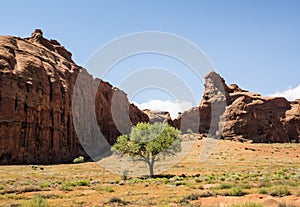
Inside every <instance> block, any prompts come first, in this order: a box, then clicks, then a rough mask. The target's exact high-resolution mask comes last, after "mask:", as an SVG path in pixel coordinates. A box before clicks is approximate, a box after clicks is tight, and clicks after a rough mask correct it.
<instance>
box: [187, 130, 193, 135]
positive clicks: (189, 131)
mask: <svg viewBox="0 0 300 207" xmlns="http://www.w3.org/2000/svg"><path fill="white" fill-rule="evenodd" d="M186 132H187V133H188V134H193V133H194V132H193V130H192V129H187V130H186Z"/></svg>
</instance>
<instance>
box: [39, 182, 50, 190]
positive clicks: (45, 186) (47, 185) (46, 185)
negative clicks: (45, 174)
mask: <svg viewBox="0 0 300 207" xmlns="http://www.w3.org/2000/svg"><path fill="white" fill-rule="evenodd" d="M49 187H50V186H49V184H48V183H42V184H41V185H40V188H42V189H43V188H49Z"/></svg>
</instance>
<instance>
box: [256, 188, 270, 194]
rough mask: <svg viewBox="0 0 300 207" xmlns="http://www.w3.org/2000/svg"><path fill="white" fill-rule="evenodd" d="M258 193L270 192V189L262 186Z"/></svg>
mask: <svg viewBox="0 0 300 207" xmlns="http://www.w3.org/2000/svg"><path fill="white" fill-rule="evenodd" d="M258 193H259V194H268V191H267V189H265V188H261V189H259V190H258Z"/></svg>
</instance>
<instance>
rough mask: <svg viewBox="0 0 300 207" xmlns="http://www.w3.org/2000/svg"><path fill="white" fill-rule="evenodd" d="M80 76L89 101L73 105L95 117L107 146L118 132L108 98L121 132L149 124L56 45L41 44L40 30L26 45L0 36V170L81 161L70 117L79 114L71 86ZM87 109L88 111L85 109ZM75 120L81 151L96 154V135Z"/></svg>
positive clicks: (123, 98)
mask: <svg viewBox="0 0 300 207" xmlns="http://www.w3.org/2000/svg"><path fill="white" fill-rule="evenodd" d="M80 72H84V73H85V79H84V80H85V82H84V84H83V86H82V88H81V92H83V93H86V94H87V97H88V98H87V99H80V98H78V99H77V100H76V104H78V106H79V107H78V108H79V111H80V110H81V109H82V110H83V111H84V110H86V112H87V113H90V112H93V111H95V112H96V118H97V123H98V125H99V128H100V130H101V132H102V134H103V136H104V137H105V139H106V140H107V141H108V142H109V143H111V144H112V143H114V141H115V139H116V137H117V136H118V135H119V134H120V132H119V131H120V130H119V129H118V128H119V126H118V127H117V126H116V125H115V123H114V121H113V115H112V110H111V105H112V103H111V102H112V99H113V98H115V99H117V101H116V103H118V104H117V106H116V107H117V109H116V110H114V112H115V113H118V112H122V114H125V115H126V114H127V116H123V115H120V116H119V118H120V119H122V120H125V121H124V122H122V123H123V126H120V127H121V128H122V130H128V127H131V125H132V124H136V123H137V122H140V121H148V120H149V119H148V117H147V115H146V114H144V113H143V112H142V111H140V110H139V109H138V108H137V107H136V106H134V105H132V104H129V103H128V100H127V96H126V94H125V93H124V92H122V91H120V90H118V89H116V88H114V87H112V86H111V85H110V84H109V83H107V82H104V81H101V80H100V79H94V78H93V77H92V76H91V75H89V74H88V73H87V71H86V70H85V69H84V68H82V67H80V66H78V65H76V64H75V63H74V62H73V61H72V54H71V53H70V52H69V51H67V50H66V49H65V48H64V47H63V46H61V45H60V44H59V43H58V42H57V41H56V40H47V39H45V38H44V37H43V33H42V31H41V30H36V31H34V32H33V33H32V36H31V37H30V38H25V39H22V38H18V37H12V36H2V37H0V164H28V163H35V164H38V163H43V164H49V163H61V162H68V161H71V160H72V159H74V157H77V156H79V155H86V152H85V151H84V149H83V148H82V146H81V143H80V142H79V140H78V137H77V134H76V133H77V132H76V130H75V129H74V123H73V115H76V114H77V115H78V114H80V113H79V112H73V111H72V95H73V90H74V84H75V81H76V78H77V76H78V74H79V73H80ZM93 94H96V98H95V97H94V95H93ZM89 105H90V106H91V109H88V107H86V106H89ZM93 105H96V106H95V108H93V107H92V106H93ZM128 114H129V115H128ZM117 115H118V114H117ZM117 115H116V116H117ZM87 117H88V116H87ZM77 118H78V120H79V123H80V125H81V126H82V127H83V128H84V127H85V129H84V130H82V131H81V132H80V133H83V134H82V135H83V137H85V139H86V140H84V141H85V142H86V143H87V145H86V146H88V147H89V145H90V146H92V147H94V149H95V150H94V151H93V153H95V154H97V153H98V152H100V151H101V145H102V143H97V142H99V140H98V141H97V140H93V139H92V138H93V135H94V134H95V132H96V131H95V129H94V128H93V127H89V121H90V120H89V118H83V117H77ZM130 120H131V121H130ZM100 153H101V152H100Z"/></svg>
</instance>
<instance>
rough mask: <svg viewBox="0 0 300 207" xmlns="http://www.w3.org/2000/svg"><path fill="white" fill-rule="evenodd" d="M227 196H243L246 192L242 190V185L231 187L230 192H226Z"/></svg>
mask: <svg viewBox="0 0 300 207" xmlns="http://www.w3.org/2000/svg"><path fill="white" fill-rule="evenodd" d="M224 195H225V196H243V195H246V193H245V192H244V191H243V190H242V188H241V187H234V188H231V189H230V190H229V191H228V192H225V193H224Z"/></svg>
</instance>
